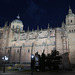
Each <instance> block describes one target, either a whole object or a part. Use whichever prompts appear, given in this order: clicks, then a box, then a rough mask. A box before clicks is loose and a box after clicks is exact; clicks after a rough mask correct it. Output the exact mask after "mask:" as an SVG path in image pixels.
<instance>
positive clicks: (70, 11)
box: [69, 5, 72, 14]
mask: <svg viewBox="0 0 75 75" xmlns="http://www.w3.org/2000/svg"><path fill="white" fill-rule="evenodd" d="M71 13H72V10H71V7H70V5H69V14H71Z"/></svg>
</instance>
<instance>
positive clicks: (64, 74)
mask: <svg viewBox="0 0 75 75" xmlns="http://www.w3.org/2000/svg"><path fill="white" fill-rule="evenodd" d="M0 75H31V72H11V71H6V72H5V73H3V72H2V71H0ZM33 75H75V71H55V72H54V71H48V72H33Z"/></svg>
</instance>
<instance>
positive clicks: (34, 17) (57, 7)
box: [0, 0, 75, 30]
mask: <svg viewBox="0 0 75 75" xmlns="http://www.w3.org/2000/svg"><path fill="white" fill-rule="evenodd" d="M69 5H70V6H71V9H72V10H73V12H74V13H75V0H0V27H3V26H4V23H5V21H9V22H11V21H13V20H14V19H16V16H17V15H18V13H19V15H20V17H21V18H20V19H21V20H22V21H23V24H24V29H25V30H27V27H28V26H29V27H30V30H31V29H36V28H37V26H39V28H43V29H46V28H47V26H48V23H50V26H51V27H60V26H61V23H62V22H63V21H65V16H66V15H67V14H68V9H69Z"/></svg>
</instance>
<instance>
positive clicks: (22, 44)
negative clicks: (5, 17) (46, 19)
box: [0, 8, 75, 64]
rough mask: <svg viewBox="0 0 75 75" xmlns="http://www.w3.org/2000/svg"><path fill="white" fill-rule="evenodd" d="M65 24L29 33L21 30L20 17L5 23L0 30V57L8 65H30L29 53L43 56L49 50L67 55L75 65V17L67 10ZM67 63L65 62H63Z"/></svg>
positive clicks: (49, 51)
mask: <svg viewBox="0 0 75 75" xmlns="http://www.w3.org/2000/svg"><path fill="white" fill-rule="evenodd" d="M65 22H66V23H62V27H57V28H50V27H49V24H48V28H47V29H41V30H39V27H37V30H32V31H29V27H28V30H27V31H24V30H23V26H24V25H23V22H22V21H21V20H20V17H19V16H17V19H15V20H14V21H12V22H11V23H10V24H9V26H8V25H7V24H8V23H7V22H6V23H5V26H4V27H3V28H0V57H2V56H4V55H6V56H8V57H9V62H10V63H17V62H18V63H30V62H31V53H32V54H35V53H36V52H38V53H39V54H40V55H41V54H42V52H43V51H45V54H46V55H47V54H48V53H51V50H55V49H56V50H58V51H59V52H60V54H61V55H63V54H65V53H67V52H68V53H69V57H68V58H70V61H71V63H72V64H75V15H74V14H73V13H72V10H71V8H69V13H68V15H67V16H66V20H65ZM65 61H67V60H65Z"/></svg>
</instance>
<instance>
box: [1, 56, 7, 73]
mask: <svg viewBox="0 0 75 75" xmlns="http://www.w3.org/2000/svg"><path fill="white" fill-rule="evenodd" d="M2 60H3V61H4V67H3V73H5V62H6V61H8V57H7V56H4V57H2Z"/></svg>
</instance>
